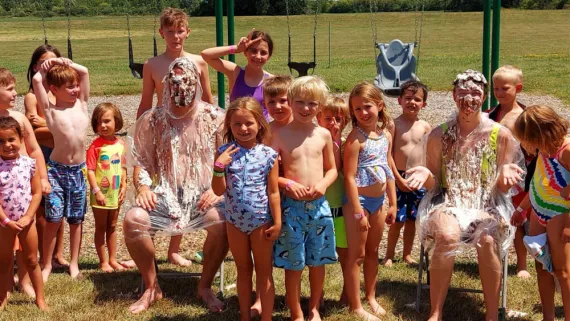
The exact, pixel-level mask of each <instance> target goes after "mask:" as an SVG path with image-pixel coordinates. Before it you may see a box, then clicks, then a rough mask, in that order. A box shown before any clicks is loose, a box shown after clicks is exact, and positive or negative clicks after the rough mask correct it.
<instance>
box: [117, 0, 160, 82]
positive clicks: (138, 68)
mask: <svg viewBox="0 0 570 321" xmlns="http://www.w3.org/2000/svg"><path fill="white" fill-rule="evenodd" d="M159 1H160V0H157V2H156V10H155V12H154V33H153V36H152V42H153V53H154V57H156V56H157V55H158V48H157V44H156V27H157V22H158V12H159V10H160V4H159ZM127 5H128V1H126V2H125V12H126V17H127V33H128V42H129V69H130V70H131V74H132V75H133V77H135V78H137V79H142V77H143V70H144V63H140V62H135V57H134V53H133V39H132V37H131V21H130V18H129V12H128V10H127Z"/></svg>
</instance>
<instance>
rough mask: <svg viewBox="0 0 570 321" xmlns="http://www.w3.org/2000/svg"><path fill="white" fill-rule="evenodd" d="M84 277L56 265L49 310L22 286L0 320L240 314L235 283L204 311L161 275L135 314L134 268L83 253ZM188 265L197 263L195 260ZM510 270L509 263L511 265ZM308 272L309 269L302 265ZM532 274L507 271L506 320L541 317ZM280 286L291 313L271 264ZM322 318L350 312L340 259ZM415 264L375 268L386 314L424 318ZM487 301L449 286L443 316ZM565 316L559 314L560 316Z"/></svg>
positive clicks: (468, 283)
mask: <svg viewBox="0 0 570 321" xmlns="http://www.w3.org/2000/svg"><path fill="white" fill-rule="evenodd" d="M82 263H83V264H82V266H81V267H82V269H85V270H84V271H83V273H84V275H85V276H86V278H85V280H82V281H71V279H70V278H69V275H67V274H64V273H56V274H54V275H52V276H51V278H50V281H49V282H48V284H47V287H46V294H47V302H48V304H49V305H50V307H51V311H50V312H48V313H45V314H42V313H40V312H39V311H38V310H37V309H36V308H35V306H34V305H33V303H32V302H31V300H30V299H28V298H26V297H24V296H23V295H22V294H15V295H13V296H12V298H11V300H10V302H9V305H8V308H7V310H6V311H4V312H2V313H0V320H60V321H68V320H69V321H72V320H73V321H75V320H89V321H99V320H100V321H109V320H154V321H158V320H161V321H162V320H204V321H208V320H210V321H235V320H239V314H238V310H239V308H238V301H237V295H236V289H235V288H233V289H231V290H229V291H228V292H226V300H225V302H226V304H227V305H228V308H227V309H226V311H225V312H223V313H222V314H221V315H218V314H212V313H208V311H207V310H206V309H205V308H204V307H203V306H202V305H201V304H200V302H199V301H198V300H197V299H196V298H195V293H196V292H195V291H196V286H197V279H196V278H193V279H183V280H181V279H161V280H160V284H161V285H162V289H163V290H164V292H165V299H163V300H162V301H160V302H158V303H156V304H154V305H153V306H152V307H151V309H150V310H149V311H147V312H145V313H142V314H141V315H138V316H132V315H130V314H129V312H128V311H127V307H128V306H129V305H130V304H132V303H133V302H134V301H136V299H137V289H138V286H139V282H140V276H139V274H138V273H137V272H121V273H115V274H106V273H102V272H99V271H97V270H96V268H97V262H96V261H93V260H83V261H82ZM160 266H161V270H162V271H167V270H172V269H175V268H174V267H173V266H172V265H169V264H160ZM225 266H226V278H227V280H226V285H229V284H233V283H235V277H236V271H235V265H234V264H233V262H226V265H225ZM529 268H531V270H532V271H533V270H534V269H533V267H532V266H529ZM191 270H195V271H199V267H198V266H193V267H191ZM510 270H511V272H514V266H511V269H510ZM305 274H307V273H305ZM532 274H533V279H531V280H521V279H518V278H516V277H514V276H512V273H511V276H509V279H508V307H509V308H511V309H514V310H518V311H523V312H527V313H529V316H528V317H525V318H520V319H512V318H511V319H509V320H540V318H541V314H540V306H539V305H538V302H540V301H539V297H538V291H537V286H536V275H535V274H534V273H532ZM274 278H275V283H276V288H277V291H276V292H277V293H276V294H277V296H276V305H275V313H274V320H289V319H288V316H289V312H288V310H287V308H286V306H285V297H284V295H285V287H284V274H283V272H282V270H278V269H275V270H274ZM325 282H326V283H325V306H326V308H325V310H324V311H323V316H324V317H325V320H331V321H352V320H355V318H354V317H353V316H352V315H350V314H349V313H348V310H347V309H346V308H342V307H339V306H338V305H337V304H336V300H337V299H338V295H339V294H340V292H341V290H342V288H341V287H342V274H341V271H340V265H339V264H335V265H332V266H328V268H327V278H326V281H325ZM416 282H417V269H416V268H411V267H408V266H407V265H405V264H404V263H396V264H395V265H394V266H393V267H392V268H383V267H381V268H380V272H379V282H378V286H377V292H376V293H377V296H378V300H379V302H380V303H381V304H382V305H383V306H384V307H385V308H386V310H387V311H388V316H387V317H386V318H383V320H388V321H396V320H418V321H419V320H425V319H426V318H427V313H428V309H429V305H428V302H429V297H428V292H427V291H424V292H423V295H422V303H423V304H422V313H419V314H418V313H416V311H415V310H414V309H413V308H410V307H407V306H406V305H408V304H411V303H413V302H415V297H416ZM452 285H453V286H457V287H472V288H480V281H479V279H478V273H477V265H476V264H475V263H474V262H473V261H458V262H457V263H456V265H455V273H454V276H453V282H452ZM308 289H309V284H308V277H307V276H306V275H305V277H304V280H303V285H302V292H303V296H304V300H303V302H302V303H303V305H304V306H306V305H307V304H308V296H309V293H308V291H309V290H308ZM557 306H558V307H559V308H558V310H557V316H558V317H559V318H563V315H562V307H561V302H560V300H559V297H558V300H557ZM484 311H485V309H484V305H483V299H482V295H481V294H466V293H453V292H451V293H450V294H449V295H448V297H447V301H446V305H445V308H444V317H445V320H456V321H475V320H483V319H484ZM560 320H562V319H560Z"/></svg>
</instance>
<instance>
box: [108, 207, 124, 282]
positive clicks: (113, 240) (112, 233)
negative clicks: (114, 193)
mask: <svg viewBox="0 0 570 321" xmlns="http://www.w3.org/2000/svg"><path fill="white" fill-rule="evenodd" d="M118 219H119V209H118V208H117V209H115V210H108V213H107V234H106V236H107V237H106V240H107V248H108V249H109V265H110V266H111V267H112V268H113V269H114V270H117V271H122V270H124V269H125V268H124V267H123V266H122V265H121V264H119V263H118V262H117V220H118Z"/></svg>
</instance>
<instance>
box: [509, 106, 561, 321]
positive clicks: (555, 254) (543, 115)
mask: <svg viewBox="0 0 570 321" xmlns="http://www.w3.org/2000/svg"><path fill="white" fill-rule="evenodd" d="M569 126H570V124H569V122H568V121H567V120H565V119H564V118H562V117H560V115H558V114H557V113H556V112H555V111H554V110H552V109H551V108H550V107H546V106H530V107H528V108H527V109H526V110H525V111H524V112H523V113H522V114H521V115H520V116H519V118H518V119H517V121H516V123H515V127H514V134H515V136H516V137H517V138H518V139H519V141H520V142H521V145H522V146H523V147H524V148H525V149H526V150H535V149H538V150H539V155H538V160H537V163H536V170H535V172H534V176H533V178H532V181H531V184H530V191H529V194H530V201H531V204H532V214H531V218H530V232H529V234H530V235H531V236H535V235H539V234H543V233H546V235H547V239H548V246H549V248H550V252H551V255H552V265H553V268H554V273H555V275H556V277H557V279H558V281H559V282H560V288H561V292H562V301H563V305H564V320H570V171H569V169H570V138H569V137H567V133H568V129H569ZM536 272H537V276H538V284H539V287H538V290H539V292H540V299H541V301H542V314H543V320H545V321H550V320H554V279H553V277H552V275H551V274H550V273H548V272H547V271H546V270H544V269H543V268H542V265H540V264H536Z"/></svg>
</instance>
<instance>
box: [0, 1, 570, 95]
mask: <svg viewBox="0 0 570 321" xmlns="http://www.w3.org/2000/svg"><path fill="white" fill-rule="evenodd" d="M414 17H415V16H414V13H379V14H376V16H375V17H374V18H375V20H374V21H375V22H376V24H377V28H378V39H379V41H384V42H387V41H390V40H391V39H394V38H399V39H402V40H403V41H413V40H414V36H415V29H414V26H415V20H414ZM370 18H371V15H370V14H339V15H333V14H326V15H321V16H319V21H318V28H317V29H318V30H317V37H318V38H317V62H318V64H319V65H318V68H317V70H316V71H315V74H318V75H320V76H322V77H324V78H325V80H326V81H327V83H328V84H329V86H330V87H331V89H332V90H333V91H342V92H346V91H350V89H351V87H352V86H353V85H354V84H355V83H356V82H357V81H360V80H362V79H368V80H372V79H373V78H374V76H375V74H376V70H375V62H374V49H373V46H372V30H371V20H370ZM482 20H483V17H482V14H481V13H442V12H426V13H425V15H424V28H423V35H422V43H421V44H422V47H421V56H420V65H419V72H418V74H419V76H420V78H421V79H422V80H423V81H425V82H426V83H427V84H428V85H429V86H430V87H431V88H432V89H434V90H449V88H450V83H451V81H452V80H453V79H454V76H455V75H456V74H457V73H458V72H460V71H462V70H464V69H466V68H476V69H481V43H482V40H481V39H482V28H483V27H482ZM329 21H330V23H331V29H332V32H331V42H332V43H331V53H332V57H331V65H330V68H329V67H328V23H329ZM131 24H132V28H133V31H132V32H133V37H134V46H135V59H136V60H137V61H141V62H142V61H144V60H145V59H147V58H149V57H150V56H151V55H152V34H153V17H150V16H148V17H134V18H132V21H131ZM291 26H292V36H293V60H294V61H309V60H311V59H312V50H313V49H312V31H313V30H312V27H313V19H312V17H310V16H294V17H291ZM190 27H191V29H192V34H191V35H190V37H189V38H188V40H187V42H186V44H187V45H186V49H187V50H188V51H190V52H194V53H199V52H200V51H201V50H202V49H204V48H207V47H210V46H214V45H215V26H214V18H213V17H200V18H191V19H190ZM252 27H255V28H257V29H263V30H266V31H269V32H270V33H271V35H272V37H273V39H274V41H275V51H274V55H273V57H272V59H271V60H270V61H269V63H268V64H267V68H266V69H267V70H268V71H270V72H272V73H285V72H288V70H287V66H286V65H287V22H286V18H285V17H236V39H239V36H241V35H246V34H247V32H249V30H251V28H252ZM71 28H72V39H73V55H74V58H75V60H76V61H77V62H79V63H81V64H84V65H86V66H87V67H89V69H90V72H91V80H92V93H93V94H94V95H117V94H138V93H139V92H140V89H141V81H140V80H137V79H134V78H133V77H132V76H131V75H130V71H129V69H128V67H127V65H128V63H127V61H128V60H127V57H128V55H127V31H126V19H125V18H124V17H87V18H75V17H74V18H73V19H72V26H71ZM47 29H48V30H47V32H48V37H49V39H50V42H51V43H52V44H54V45H56V46H57V47H59V48H60V50H61V51H62V52H66V38H67V23H66V20H65V19H63V18H57V19H56V18H51V19H49V20H48V21H47ZM564 30H570V11H569V10H566V11H520V10H503V11H502V29H501V64H515V65H518V66H520V67H521V68H522V69H523V71H524V74H525V83H524V85H525V89H524V90H525V91H527V92H532V93H540V94H550V95H553V96H556V97H559V98H561V99H562V100H563V101H564V102H565V103H570V87H569V86H568V83H569V81H570V64H569V62H570V34H569V33H568V32H565V31H564ZM224 37H225V38H226V39H227V37H226V36H224ZM158 40H159V51H162V50H164V46H163V43H162V39H160V37H159V39H158ZM42 43H43V31H42V24H41V20H40V19H38V18H2V19H0V47H1V48H2V50H0V65H2V66H3V67H7V68H9V69H11V70H13V71H14V72H15V73H16V75H17V77H18V80H19V84H18V90H19V91H20V92H24V91H25V90H26V88H27V87H26V85H27V84H26V81H25V71H26V69H27V65H28V63H29V57H30V56H31V53H32V51H33V50H34V48H35V47H37V46H38V45H40V44H42ZM238 62H239V63H243V62H244V59H243V57H242V56H239V57H238ZM211 76H212V77H211V80H212V89H213V90H214V91H215V90H216V88H217V86H216V77H214V73H213V72H212V75H211Z"/></svg>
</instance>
